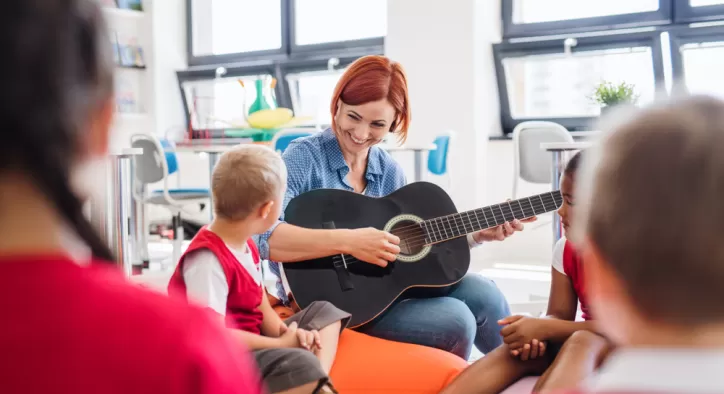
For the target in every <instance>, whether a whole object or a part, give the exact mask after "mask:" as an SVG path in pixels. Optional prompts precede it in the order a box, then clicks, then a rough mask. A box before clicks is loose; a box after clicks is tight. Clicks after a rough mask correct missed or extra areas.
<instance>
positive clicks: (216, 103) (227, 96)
mask: <svg viewBox="0 0 724 394" xmlns="http://www.w3.org/2000/svg"><path fill="white" fill-rule="evenodd" d="M271 79H272V76H271V75H269V74H260V75H245V76H240V77H228V78H215V79H206V80H197V81H186V82H183V83H182V84H181V87H182V89H183V92H184V98H185V101H186V105H187V108H188V112H189V119H190V121H191V127H192V128H193V129H194V130H209V129H211V130H213V129H228V128H234V127H239V126H240V125H244V124H246V119H245V115H246V114H247V113H248V108H249V106H250V105H251V104H252V103H253V102H254V100H256V98H257V92H256V89H255V84H256V83H257V81H258V80H260V81H262V82H263V86H269V84H270V81H271ZM239 81H241V82H242V83H243V86H242V84H241V83H239ZM264 97H265V99H266V100H267V101H268V102H276V93H275V92H274V91H273V90H269V89H265V90H264Z"/></svg>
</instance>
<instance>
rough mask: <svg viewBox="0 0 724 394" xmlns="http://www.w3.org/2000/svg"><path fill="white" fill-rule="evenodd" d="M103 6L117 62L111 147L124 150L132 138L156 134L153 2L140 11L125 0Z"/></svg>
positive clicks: (147, 1)
mask: <svg viewBox="0 0 724 394" xmlns="http://www.w3.org/2000/svg"><path fill="white" fill-rule="evenodd" d="M100 3H101V6H102V7H103V16H104V17H105V19H106V24H107V25H108V29H109V37H110V39H111V42H112V44H113V50H114V59H115V62H116V70H115V92H116V93H115V94H116V115H115V119H114V123H113V128H112V131H111V141H110V148H111V149H124V148H128V147H129V146H130V138H131V135H133V134H136V133H154V126H155V122H154V113H155V111H154V110H155V91H154V90H155V89H154V86H155V82H154V77H155V69H154V51H153V43H154V37H153V31H154V30H153V1H152V0H144V1H143V2H142V3H141V10H135V9H126V8H122V7H123V6H124V5H125V4H126V3H127V1H123V0H119V1H118V2H116V1H115V0H101V1H100ZM116 4H120V5H121V8H119V6H118V5H116Z"/></svg>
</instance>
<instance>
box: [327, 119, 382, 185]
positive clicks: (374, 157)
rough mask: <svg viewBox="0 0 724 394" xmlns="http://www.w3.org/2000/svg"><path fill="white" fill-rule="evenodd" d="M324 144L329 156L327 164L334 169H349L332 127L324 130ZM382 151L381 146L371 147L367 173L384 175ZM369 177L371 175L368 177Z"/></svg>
mask: <svg viewBox="0 0 724 394" xmlns="http://www.w3.org/2000/svg"><path fill="white" fill-rule="evenodd" d="M322 144H323V145H324V148H325V149H324V151H325V153H326V156H327V165H328V166H329V169H330V170H332V171H339V170H341V169H346V170H349V167H348V166H347V162H345V161H344V156H342V149H341V148H340V147H339V141H337V135H335V134H334V131H332V129H331V128H328V129H327V130H324V131H323V132H322ZM381 155H382V152H380V148H379V147H376V146H373V147H372V148H370V153H369V157H368V159H367V175H368V176H369V175H370V174H373V175H382V164H381V163H380V162H381V160H382V157H381ZM368 178H369V177H368Z"/></svg>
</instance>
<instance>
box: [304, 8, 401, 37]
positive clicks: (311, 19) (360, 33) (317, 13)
mask: <svg viewBox="0 0 724 394" xmlns="http://www.w3.org/2000/svg"><path fill="white" fill-rule="evenodd" d="M292 9H293V14H294V18H293V19H294V28H293V30H294V45H296V46H303V45H317V44H328V43H340V42H346V41H356V40H365V39H374V38H378V39H379V38H381V37H384V36H385V35H386V34H387V0H296V1H293V8H292Z"/></svg>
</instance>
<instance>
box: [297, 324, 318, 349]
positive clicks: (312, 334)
mask: <svg viewBox="0 0 724 394" xmlns="http://www.w3.org/2000/svg"><path fill="white" fill-rule="evenodd" d="M297 339H298V340H299V344H300V345H301V347H303V348H305V349H307V350H318V349H321V348H322V341H321V338H320V337H319V331H317V330H311V331H307V330H304V329H301V328H299V329H297Z"/></svg>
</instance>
